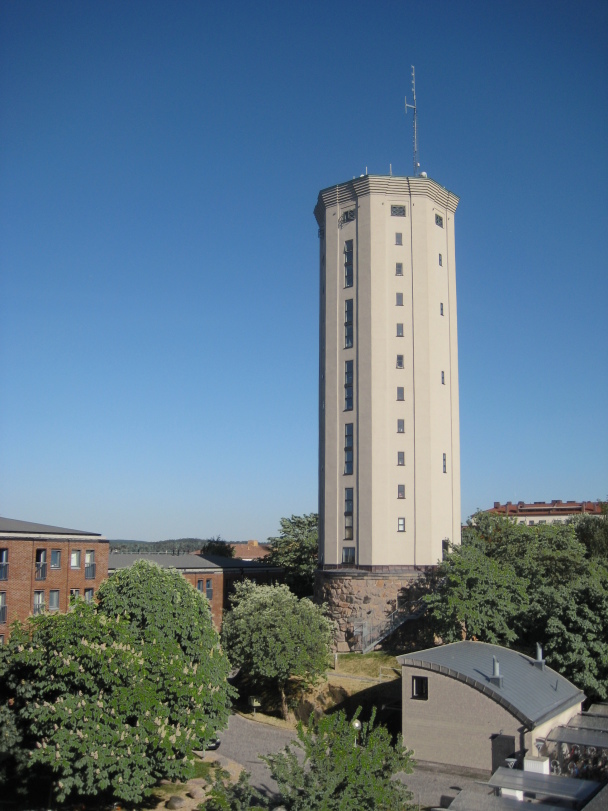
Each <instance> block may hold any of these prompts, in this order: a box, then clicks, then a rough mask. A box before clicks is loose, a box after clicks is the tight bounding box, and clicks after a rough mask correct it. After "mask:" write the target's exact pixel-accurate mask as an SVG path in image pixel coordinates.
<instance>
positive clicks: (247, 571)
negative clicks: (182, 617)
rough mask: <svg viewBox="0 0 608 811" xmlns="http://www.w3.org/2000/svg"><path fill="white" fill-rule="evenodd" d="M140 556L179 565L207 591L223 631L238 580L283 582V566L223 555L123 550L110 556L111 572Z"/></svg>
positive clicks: (168, 565)
mask: <svg viewBox="0 0 608 811" xmlns="http://www.w3.org/2000/svg"><path fill="white" fill-rule="evenodd" d="M137 560H147V561H150V562H152V563H157V564H158V565H159V566H162V567H163V568H164V569H177V571H178V572H180V573H181V574H182V576H183V577H185V578H186V580H187V581H188V582H189V583H191V584H192V585H193V586H194V588H195V589H197V590H198V591H200V592H201V594H204V595H205V597H206V598H207V599H208V600H209V604H210V606H211V616H212V618H213V624H214V625H215V627H216V628H217V630H218V631H219V630H220V629H221V627H222V618H223V615H224V611H225V610H227V609H229V608H230V595H231V594H232V592H233V591H234V584H235V582H241V581H243V580H246V579H247V580H252V581H253V582H254V583H257V584H258V585H271V584H274V583H282V582H283V569H281V568H279V567H277V566H269V565H268V564H265V563H263V562H261V563H260V562H256V561H250V560H242V559H240V558H226V557H222V556H221V555H205V556H202V555H188V554H185V555H170V554H160V555H154V554H146V553H141V554H123V553H120V552H113V553H112V554H111V555H110V557H109V562H108V573H109V574H110V575H112V574H114V572H117V571H119V570H120V569H128V568H129V566H132V565H133V564H134V563H135V561H137Z"/></svg>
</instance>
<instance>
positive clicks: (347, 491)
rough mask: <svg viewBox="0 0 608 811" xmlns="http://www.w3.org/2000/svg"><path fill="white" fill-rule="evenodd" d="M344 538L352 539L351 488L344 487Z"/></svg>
mask: <svg viewBox="0 0 608 811" xmlns="http://www.w3.org/2000/svg"><path fill="white" fill-rule="evenodd" d="M344 538H345V540H347V541H352V539H353V488H352V487H345V488H344Z"/></svg>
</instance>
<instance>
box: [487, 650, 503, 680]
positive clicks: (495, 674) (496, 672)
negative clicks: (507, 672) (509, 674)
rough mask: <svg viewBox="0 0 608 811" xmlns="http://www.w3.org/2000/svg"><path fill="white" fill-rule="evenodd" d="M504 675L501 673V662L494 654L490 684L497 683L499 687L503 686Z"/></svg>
mask: <svg viewBox="0 0 608 811" xmlns="http://www.w3.org/2000/svg"><path fill="white" fill-rule="evenodd" d="M502 682H503V677H502V676H501V675H500V662H499V661H498V659H497V658H496V656H492V675H491V676H490V684H495V685H496V686H497V687H502Z"/></svg>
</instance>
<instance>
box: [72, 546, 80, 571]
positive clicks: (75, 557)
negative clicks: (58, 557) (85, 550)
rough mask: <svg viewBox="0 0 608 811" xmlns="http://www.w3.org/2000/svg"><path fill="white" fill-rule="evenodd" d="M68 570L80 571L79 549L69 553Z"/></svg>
mask: <svg viewBox="0 0 608 811" xmlns="http://www.w3.org/2000/svg"><path fill="white" fill-rule="evenodd" d="M70 569H80V549H73V550H72V551H71V552H70Z"/></svg>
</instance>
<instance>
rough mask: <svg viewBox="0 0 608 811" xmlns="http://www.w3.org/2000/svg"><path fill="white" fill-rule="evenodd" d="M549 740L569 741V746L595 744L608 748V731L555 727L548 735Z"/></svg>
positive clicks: (598, 747) (599, 747) (597, 746)
mask: <svg viewBox="0 0 608 811" xmlns="http://www.w3.org/2000/svg"><path fill="white" fill-rule="evenodd" d="M547 740H548V741H553V742H554V743H567V744H568V745H569V746H574V745H575V744H576V745H577V746H595V747H596V749H608V732H606V731H602V730H601V729H577V728H576V727H564V726H560V727H554V728H553V729H552V730H551V732H549V734H548V735H547Z"/></svg>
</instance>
